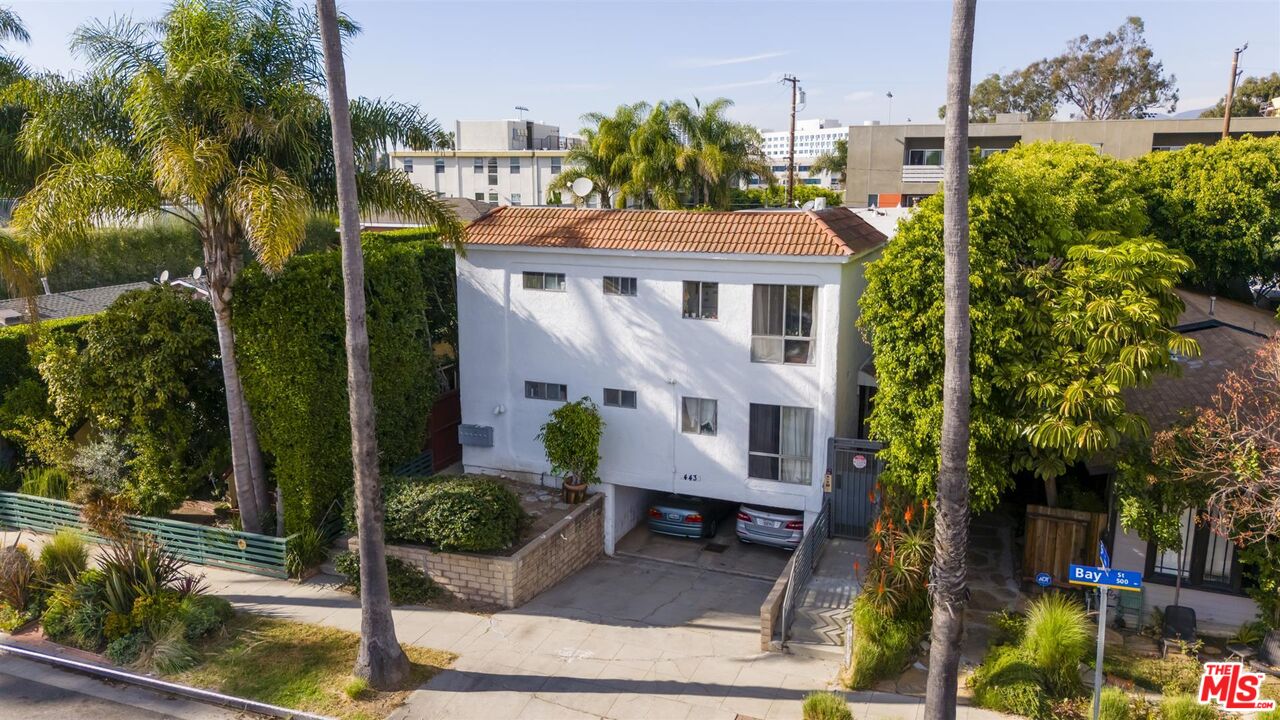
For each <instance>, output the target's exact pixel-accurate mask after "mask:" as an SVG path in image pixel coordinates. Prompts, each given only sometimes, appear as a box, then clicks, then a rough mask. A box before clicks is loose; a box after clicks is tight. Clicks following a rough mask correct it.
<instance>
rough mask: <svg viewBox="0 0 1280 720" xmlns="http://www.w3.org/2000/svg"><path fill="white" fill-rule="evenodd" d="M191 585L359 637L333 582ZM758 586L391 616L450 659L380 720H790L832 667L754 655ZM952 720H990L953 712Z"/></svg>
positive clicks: (632, 585) (624, 581) (655, 569)
mask: <svg viewBox="0 0 1280 720" xmlns="http://www.w3.org/2000/svg"><path fill="white" fill-rule="evenodd" d="M24 537H26V538H27V541H28V542H29V544H31V545H36V544H38V543H37V542H32V541H31V539H30V538H31V536H30V535H29V534H27V535H25V536H24ZM0 542H12V533H0ZM203 572H204V574H205V577H206V579H207V581H208V583H209V588H210V592H213V593H215V594H218V595H221V596H223V597H225V598H227V599H228V600H230V601H231V602H232V603H234V604H235V605H236V606H237V607H238V608H239V609H242V610H247V611H250V612H255V613H260V614H265V615H270V616H274V617H281V618H287V619H291V620H298V621H303V622H309V623H316V624H321V625H327V626H331V627H337V628H341V629H345V630H350V631H356V632H358V631H359V625H360V607H359V603H358V602H357V600H356V598H355V597H353V596H352V595H350V594H348V593H346V592H343V591H340V590H338V589H337V588H336V587H335V586H334V585H333V578H327V577H325V576H320V577H317V578H313V579H312V580H310V581H308V582H305V583H294V582H289V581H285V580H275V579H271V578H264V577H259V576H255V575H249V574H246V573H240V572H235V571H231V570H221V569H218V568H204V569H203ZM769 587H770V584H769V583H766V582H763V581H760V580H756V579H753V578H747V577H742V576H736V575H728V574H725V573H720V572H714V571H707V570H700V569H696V568H687V567H682V566H677V565H671V564H667V563H658V562H652V561H645V560H638V559H631V558H626V559H609V558H606V559H603V560H600V561H598V562H596V563H595V564H593V565H591V566H590V567H588V568H586V569H584V570H582V571H581V572H579V573H577V574H576V575H574V576H572V577H570V578H569V579H567V580H565V581H564V582H562V583H561V584H560V585H558V586H557V587H555V588H552V589H551V590H548V591H547V592H545V593H543V594H542V595H539V596H538V597H537V598H534V600H533V601H532V602H530V603H528V604H526V605H525V606H523V607H521V608H518V609H515V610H509V611H505V612H501V613H497V614H495V615H492V616H484V615H472V614H469V613H461V612H454V611H448V610H434V609H429V608H421V607H411V608H397V609H396V610H394V616H395V623H396V633H397V635H398V636H399V638H400V641H401V642H404V643H408V644H414V645H421V646H425V647H431V648H436V649H440V650H447V651H450V652H453V653H456V654H457V655H458V656H459V657H458V661H457V662H456V663H455V665H454V667H453V668H451V669H449V670H447V671H445V672H442V673H440V674H439V675H437V676H436V677H435V678H433V679H432V681H431V682H430V683H428V684H427V685H426V686H424V687H423V688H422V689H420V690H419V691H417V692H415V693H414V694H413V695H411V696H410V700H409V702H408V704H406V705H405V706H404V707H402V708H401V709H400V710H399V711H397V712H396V713H395V714H394V715H393V717H394V718H396V719H397V720H407V719H412V720H428V719H432V718H448V719H449V720H469V719H471V718H477V719H484V720H489V719H499V718H501V719H507V720H535V719H537V718H564V719H566V720H572V719H574V718H609V719H611V720H626V719H627V718H652V719H654V720H667V719H670V720H679V719H681V718H698V719H699V720H704V719H705V720H714V719H717V718H725V719H726V720H733V718H735V717H737V716H746V717H748V718H759V719H761V720H772V719H773V718H788V719H794V718H799V717H800V704H801V701H802V699H803V697H804V695H805V694H807V693H808V692H811V691H813V690H822V689H827V688H828V687H829V686H830V684H831V683H832V681H833V680H834V678H835V676H836V674H837V671H838V667H837V666H836V665H835V664H834V663H832V662H829V661H824V660H815V659H810V658H802V657H797V656H789V655H779V654H770V653H762V652H760V650H759V642H760V635H759V607H760V602H761V601H762V600H763V598H764V596H765V594H766V593H767V592H768V591H769ZM849 698H850V700H851V702H852V703H853V705H852V709H853V711H854V717H856V718H859V719H860V720H862V719H867V720H870V719H872V718H884V719H890V718H891V719H894V720H911V719H914V718H918V717H920V716H921V715H922V714H923V705H922V701H921V700H920V699H918V698H911V697H905V696H901V695H893V694H888V693H876V692H867V693H850V694H849ZM959 717H960V718H997V717H1000V716H999V715H998V714H995V713H988V712H985V711H980V710H973V709H969V708H962V709H961V712H960V715H959Z"/></svg>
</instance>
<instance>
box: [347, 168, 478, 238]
mask: <svg viewBox="0 0 1280 720" xmlns="http://www.w3.org/2000/svg"><path fill="white" fill-rule="evenodd" d="M356 192H357V193H358V194H359V198H360V210H361V211H367V212H372V211H379V212H389V213H392V214H394V215H396V216H398V217H401V218H404V219H405V221H407V222H410V223H421V224H423V225H431V226H433V227H434V228H435V229H436V230H437V231H439V233H440V238H441V239H442V240H445V241H447V242H450V243H452V244H453V247H454V249H455V250H456V251H457V252H458V253H459V254H463V253H465V248H464V247H463V239H464V233H463V228H462V221H461V220H459V219H458V215H457V214H456V213H455V212H454V211H453V208H451V207H450V206H449V205H448V204H447V203H445V202H443V201H442V200H441V199H440V196H439V195H436V194H435V193H432V192H427V191H425V190H423V189H422V188H420V187H418V186H417V185H415V184H414V183H413V181H412V180H410V179H409V177H408V176H407V175H405V174H404V173H402V172H400V171H399V170H391V169H388V168H380V169H377V170H364V171H358V172H357V173H356Z"/></svg>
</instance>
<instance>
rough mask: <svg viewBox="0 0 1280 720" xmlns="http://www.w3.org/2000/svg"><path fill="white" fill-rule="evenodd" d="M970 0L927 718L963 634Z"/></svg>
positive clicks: (949, 153) (954, 153)
mask: <svg viewBox="0 0 1280 720" xmlns="http://www.w3.org/2000/svg"><path fill="white" fill-rule="evenodd" d="M976 5H977V0H953V3H952V9H951V51H950V56H949V59H948V61H947V117H946V128H945V132H944V141H943V146H944V147H943V153H944V156H945V157H944V159H943V170H944V172H945V175H944V178H943V188H944V193H945V195H944V197H943V202H944V207H943V251H944V254H945V255H944V265H943V298H944V299H943V302H944V309H943V321H942V322H943V339H944V344H945V349H946V360H945V367H944V368H943V375H942V438H941V458H940V464H939V467H938V503H937V508H938V511H937V514H936V515H935V516H934V553H933V568H932V571H931V572H930V575H929V578H930V579H929V594H930V597H931V599H932V600H933V628H932V631H931V633H930V645H929V679H928V681H927V685H926V688H925V712H924V716H925V718H927V719H928V720H947V719H953V718H955V716H956V683H957V682H958V680H959V668H960V635H961V633H962V632H963V631H964V609H965V597H964V595H965V573H966V567H965V552H966V551H967V550H968V545H969V396H970V394H971V392H972V384H971V381H970V377H969V114H968V112H967V111H966V110H967V108H968V107H969V81H970V77H971V75H972V70H973V25H974V14H975V9H976Z"/></svg>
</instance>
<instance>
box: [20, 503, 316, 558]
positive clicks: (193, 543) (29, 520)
mask: <svg viewBox="0 0 1280 720" xmlns="http://www.w3.org/2000/svg"><path fill="white" fill-rule="evenodd" d="M335 519H336V518H335ZM339 522H340V521H339ZM125 524H126V525H128V527H129V529H130V530H133V531H134V532H137V533H142V534H146V535H150V536H152V537H154V538H155V539H156V540H157V541H158V542H160V543H161V544H162V545H164V546H165V548H167V549H168V550H169V551H170V552H172V553H174V554H175V555H177V556H178V557H180V558H182V559H184V560H186V561H188V562H190V563H194V564H196V565H208V566H212V567H223V568H230V569H232V570H241V571H244V572H249V573H254V574H256V575H268V576H270V577H278V578H283V577H288V576H289V572H288V570H287V569H286V565H285V558H286V556H287V554H288V549H289V542H290V541H291V540H292V539H293V538H294V537H295V536H293V535H291V536H289V537H284V538H279V537H272V536H269V535H257V534H254V533H247V532H238V531H235V530H228V529H225V528H218V527H210V526H208V525H199V524H196V523H189V522H183V521H180V520H167V519H164V518H154V517H139V516H135V515H126V516H125ZM330 525H332V523H330ZM0 526H7V527H13V528H19V529H23V530H35V531H38V532H44V533H51V532H55V531H57V530H59V529H61V528H71V529H73V530H76V531H78V532H80V533H82V534H83V535H84V536H85V537H86V538H88V539H90V540H93V541H95V542H102V541H103V540H102V538H101V537H99V536H98V535H97V534H95V533H94V532H92V531H91V530H89V529H88V528H87V527H86V526H85V524H84V521H83V520H81V517H80V506H79V505H77V504H75V503H70V502H65V501H63V500H52V499H49V498H43V497H36V496H34V495H22V494H20V493H11V492H0ZM335 529H336V528H334V527H326V535H332V533H333V532H334V530H335Z"/></svg>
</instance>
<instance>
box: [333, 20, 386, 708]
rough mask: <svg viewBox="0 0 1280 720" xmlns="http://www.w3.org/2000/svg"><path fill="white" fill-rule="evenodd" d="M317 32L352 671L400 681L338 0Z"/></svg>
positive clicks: (380, 684)
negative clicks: (338, 351)
mask: <svg viewBox="0 0 1280 720" xmlns="http://www.w3.org/2000/svg"><path fill="white" fill-rule="evenodd" d="M316 10H317V14H318V15H319V18H320V36H321V42H322V46H323V48H324V66H325V76H326V77H327V79H328V89H329V117H330V118H331V119H332V122H333V158H334V167H335V170H336V175H337V177H336V178H335V179H336V181H337V191H338V220H339V224H340V227H341V233H342V292H343V300H344V305H345V307H346V317H347V396H348V398H349V403H350V407H351V459H352V465H353V466H354V469H355V483H356V525H357V529H358V531H359V536H360V650H359V653H358V654H357V656H356V666H355V670H354V671H353V672H354V674H355V676H356V677H359V678H364V679H365V680H367V681H368V683H369V685H371V686H372V687H374V688H377V689H379V690H390V689H393V688H396V687H398V686H399V685H400V684H401V682H403V681H404V679H405V678H406V677H407V676H408V674H409V658H408V657H407V656H406V655H405V654H404V650H403V649H402V648H401V647H400V643H399V642H397V641H396V628H395V622H394V620H393V619H392V617H391V593H390V590H389V589H388V586H387V558H386V548H385V547H383V544H382V489H381V487H380V486H379V484H378V438H377V435H376V433H375V429H374V417H373V377H372V373H371V371H370V369H369V330H368V328H367V327H366V325H365V320H366V318H365V300H364V251H363V249H362V248H361V247H360V201H359V199H358V198H357V196H356V165H355V149H354V143H353V142H352V137H351V135H352V133H351V112H350V109H349V108H350V102H348V100H347V71H346V69H345V68H344V67H343V61H342V33H341V30H340V28H339V18H338V10H337V7H336V6H335V4H334V0H317V1H316Z"/></svg>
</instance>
